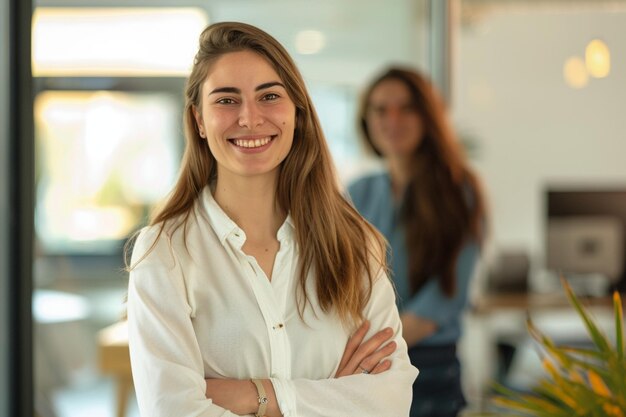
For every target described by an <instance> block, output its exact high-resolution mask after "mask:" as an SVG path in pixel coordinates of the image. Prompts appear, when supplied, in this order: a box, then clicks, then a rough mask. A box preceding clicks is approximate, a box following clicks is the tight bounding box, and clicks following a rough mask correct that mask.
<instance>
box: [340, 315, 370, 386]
mask: <svg viewBox="0 0 626 417" xmlns="http://www.w3.org/2000/svg"><path fill="white" fill-rule="evenodd" d="M369 328H370V322H369V321H367V320H365V321H364V322H363V323H362V324H361V325H360V326H359V328H358V329H357V330H356V332H354V334H353V335H352V336H350V339H348V343H346V348H345V349H344V351H343V356H342V357H341V361H340V362H339V367H338V370H339V371H343V370H344V368H345V367H346V365H347V364H348V362H349V361H350V359H351V358H352V355H354V352H355V351H356V350H357V349H358V348H359V346H360V345H361V343H362V342H363V339H364V338H365V335H366V334H367V331H368V330H369ZM351 373H352V372H348V373H347V375H349V374H351Z"/></svg>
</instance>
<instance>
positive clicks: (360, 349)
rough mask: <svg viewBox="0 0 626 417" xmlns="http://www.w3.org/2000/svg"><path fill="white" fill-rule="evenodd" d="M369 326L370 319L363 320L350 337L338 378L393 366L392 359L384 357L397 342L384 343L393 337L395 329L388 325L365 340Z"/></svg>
mask: <svg viewBox="0 0 626 417" xmlns="http://www.w3.org/2000/svg"><path fill="white" fill-rule="evenodd" d="M369 328H370V323H369V321H365V322H363V324H361V326H360V327H359V328H358V329H357V331H356V332H355V333H354V334H353V335H352V336H350V339H348V343H346V348H345V350H344V351H343V356H342V357H341V362H339V368H338V369H337V373H336V375H335V377H336V378H339V377H342V376H347V375H354V374H360V373H364V374H380V373H382V372H385V371H386V370H388V369H389V368H390V367H391V361H390V360H389V359H384V358H386V357H387V356H389V355H391V354H392V353H393V352H394V351H395V350H396V347H397V346H396V342H393V341H392V342H389V343H387V344H386V345H384V346H383V344H384V343H385V342H387V341H388V340H389V339H391V338H392V337H393V330H392V329H391V328H390V327H387V328H385V329H383V330H381V331H379V332H378V333H376V334H375V335H374V336H372V337H371V338H369V339H368V340H367V341H365V342H363V339H364V338H365V335H366V334H367V331H368V330H369ZM383 359H384V360H383Z"/></svg>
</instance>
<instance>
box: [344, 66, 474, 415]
mask: <svg viewBox="0 0 626 417" xmlns="http://www.w3.org/2000/svg"><path fill="white" fill-rule="evenodd" d="M359 127H360V130H361V133H362V136H363V139H364V142H365V143H366V145H367V147H369V148H370V149H371V150H372V151H373V152H375V153H376V154H377V155H378V156H379V157H381V158H383V160H384V163H385V167H386V170H385V171H384V172H381V173H376V174H371V175H367V176H365V177H363V178H360V179H359V180H357V181H356V182H354V183H353V184H351V185H350V187H349V193H350V195H351V197H352V200H353V202H354V204H355V206H356V208H357V209H358V210H359V211H360V213H361V214H362V215H363V216H364V217H365V218H366V219H367V220H369V221H370V222H371V223H372V224H373V225H374V226H376V227H377V228H378V229H379V230H380V231H381V232H382V233H383V235H384V236H385V237H386V238H387V239H388V241H389V243H390V249H391V261H390V265H391V269H392V274H393V278H394V281H395V285H396V289H397V292H398V295H399V298H398V306H399V309H400V312H401V320H402V325H403V336H404V339H405V340H406V341H407V344H408V346H409V356H410V358H411V362H412V363H413V365H415V366H417V367H418V368H419V369H420V376H419V377H418V378H417V380H416V382H415V383H414V385H413V404H412V406H411V417H418V416H429V417H436V416H437V417H438V416H441V417H443V416H450V417H451V416H456V415H457V414H458V412H459V411H460V410H461V409H462V408H463V407H464V405H465V399H464V396H463V392H462V389H461V375H460V364H459V361H458V359H457V355H456V344H457V341H458V339H459V336H460V334H461V315H462V312H463V309H464V308H465V306H466V304H467V300H468V286H469V282H470V279H471V277H472V275H473V273H474V269H475V266H476V264H477V261H478V259H479V247H480V244H481V242H482V241H483V236H484V229H485V227H484V223H485V205H484V202H483V195H482V192H481V187H480V184H479V180H478V178H477V176H476V175H475V174H474V173H473V172H472V170H471V169H470V167H469V166H468V163H467V161H466V160H465V158H464V155H463V152H462V149H461V147H460V144H459V142H458V141H457V138H456V137H455V135H454V132H453V130H452V127H451V126H450V123H449V121H448V120H447V118H446V112H445V108H444V105H443V103H442V101H441V100H440V98H439V96H438V94H437V92H436V91H435V89H434V87H433V86H432V84H431V83H430V82H429V81H428V80H426V79H425V78H424V77H423V76H422V75H421V74H419V73H417V72H416V71H413V70H410V69H403V68H391V69H389V70H388V71H386V72H385V73H384V74H382V75H380V76H379V77H378V78H376V79H375V80H374V81H373V82H372V83H371V84H370V85H369V86H368V87H367V88H366V91H365V93H364V95H363V98H362V101H361V103H360V109H359Z"/></svg>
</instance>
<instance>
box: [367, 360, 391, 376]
mask: <svg viewBox="0 0 626 417" xmlns="http://www.w3.org/2000/svg"><path fill="white" fill-rule="evenodd" d="M389 368H391V361H390V360H389V359H387V360H384V361H382V362H379V363H378V365H376V366H375V367H374V369H372V370H371V371H370V374H372V375H376V374H382V373H383V372H385V371H388V370H389Z"/></svg>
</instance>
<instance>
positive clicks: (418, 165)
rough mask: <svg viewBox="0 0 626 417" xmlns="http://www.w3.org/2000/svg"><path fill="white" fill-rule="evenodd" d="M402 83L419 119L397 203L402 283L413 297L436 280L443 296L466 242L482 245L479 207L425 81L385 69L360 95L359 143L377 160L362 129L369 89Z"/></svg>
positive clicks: (452, 285)
mask: <svg viewBox="0 0 626 417" xmlns="http://www.w3.org/2000/svg"><path fill="white" fill-rule="evenodd" d="M388 80H397V81H400V82H402V83H403V84H404V85H405V86H406V87H407V89H408V90H409V92H410V95H411V100H412V103H411V104H412V105H413V107H414V109H415V111H416V113H417V114H419V116H420V117H421V119H422V123H423V126H424V133H423V137H422V139H421V142H420V144H419V146H417V148H416V149H415V152H414V153H413V155H412V157H413V164H412V167H411V169H412V172H411V173H410V180H409V183H408V185H407V188H406V190H405V194H404V196H403V199H402V207H401V219H402V222H403V223H404V225H405V228H406V245H407V252H408V253H409V257H408V258H409V260H408V261H409V265H408V275H409V276H408V280H409V283H410V288H411V291H412V293H416V292H417V291H419V289H420V288H421V287H422V286H423V285H424V284H425V283H426V282H427V281H428V280H429V279H431V278H434V277H437V278H436V279H438V280H439V285H440V287H441V289H442V291H443V292H444V293H445V294H446V295H447V296H452V295H454V293H455V291H456V280H455V276H456V263H457V259H458V257H459V254H460V252H461V249H462V247H463V245H464V244H465V243H466V242H467V240H468V239H473V240H476V241H477V242H479V243H480V242H482V240H483V236H484V217H485V205H484V201H483V195H482V190H481V187H480V184H479V181H478V178H477V176H476V175H475V174H474V173H473V172H472V170H471V169H470V167H469V166H468V164H467V162H466V160H465V156H464V154H463V151H462V148H461V146H460V144H459V142H458V141H457V139H456V136H455V134H454V132H453V129H452V127H451V126H450V123H449V121H448V120H447V116H446V110H445V106H444V105H443V102H442V100H441V99H440V97H439V95H438V94H437V92H436V90H435V88H434V87H433V85H432V84H431V82H430V81H429V80H427V79H426V78H425V77H424V76H422V75H421V74H419V73H418V72H416V71H414V70H411V69H406V68H390V69H388V70H387V71H386V72H384V73H383V74H381V75H380V76H378V77H377V78H376V79H375V80H374V81H373V82H372V83H371V84H370V85H369V86H368V88H367V89H366V91H365V92H364V94H363V96H362V99H361V102H360V108H359V118H358V124H359V128H360V131H361V134H362V136H363V138H364V139H365V143H367V144H368V146H369V148H370V149H371V150H372V151H373V152H374V153H376V154H377V155H379V156H382V154H381V152H380V150H379V149H377V148H376V146H375V145H374V142H373V141H372V138H371V136H370V132H369V129H368V126H367V111H368V106H369V101H370V97H371V95H372V92H373V91H374V89H375V88H376V87H377V86H378V85H380V84H381V83H382V82H384V81H388Z"/></svg>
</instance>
